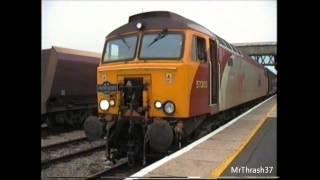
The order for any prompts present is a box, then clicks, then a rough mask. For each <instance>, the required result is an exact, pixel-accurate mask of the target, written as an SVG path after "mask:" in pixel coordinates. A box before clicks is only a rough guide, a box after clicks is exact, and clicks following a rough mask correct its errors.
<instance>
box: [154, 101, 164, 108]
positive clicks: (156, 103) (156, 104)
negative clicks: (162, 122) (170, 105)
mask: <svg viewBox="0 0 320 180" xmlns="http://www.w3.org/2000/svg"><path fill="white" fill-rule="evenodd" d="M154 107H155V108H157V109H160V108H161V107H162V103H161V102H160V101H155V102H154Z"/></svg>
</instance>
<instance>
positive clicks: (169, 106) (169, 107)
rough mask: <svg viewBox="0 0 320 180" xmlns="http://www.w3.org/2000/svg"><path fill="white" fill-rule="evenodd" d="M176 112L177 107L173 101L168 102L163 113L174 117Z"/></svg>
mask: <svg viewBox="0 0 320 180" xmlns="http://www.w3.org/2000/svg"><path fill="white" fill-rule="evenodd" d="M175 110H176V106H175V105H174V103H173V102H171V101H167V102H166V103H165V104H164V106H163V111H164V112H165V113H166V114H168V115H172V114H173V113H174V112H175Z"/></svg>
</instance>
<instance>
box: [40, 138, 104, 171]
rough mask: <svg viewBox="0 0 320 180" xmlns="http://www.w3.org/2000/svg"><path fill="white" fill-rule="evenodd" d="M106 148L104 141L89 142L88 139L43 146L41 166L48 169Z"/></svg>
mask: <svg viewBox="0 0 320 180" xmlns="http://www.w3.org/2000/svg"><path fill="white" fill-rule="evenodd" d="M104 147H105V142H104V141H103V140H101V141H96V142H89V141H88V140H87V138H86V137H81V138H77V139H73V140H69V141H64V142H59V143H55V144H50V145H47V146H43V147H41V153H42V156H41V158H42V159H41V166H42V167H43V168H46V167H48V166H50V165H52V164H55V163H58V162H62V161H67V160H70V159H73V158H77V157H79V156H83V155H86V154H90V153H94V152H95V151H98V150H102V149H104Z"/></svg>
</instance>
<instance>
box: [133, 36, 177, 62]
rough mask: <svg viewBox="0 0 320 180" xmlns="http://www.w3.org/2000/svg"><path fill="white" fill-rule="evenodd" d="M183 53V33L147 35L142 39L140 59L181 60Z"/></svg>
mask: <svg viewBox="0 0 320 180" xmlns="http://www.w3.org/2000/svg"><path fill="white" fill-rule="evenodd" d="M182 51H183V34H182V33H173V32H171V33H170V32H169V33H168V32H167V31H163V32H160V33H147V34H144V35H143V37H142V43H141V49H140V54H139V59H180V58H181V57H182Z"/></svg>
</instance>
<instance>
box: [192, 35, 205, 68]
mask: <svg viewBox="0 0 320 180" xmlns="http://www.w3.org/2000/svg"><path fill="white" fill-rule="evenodd" d="M192 44H193V48H192V51H193V53H192V56H193V60H194V61H197V62H200V63H205V62H206V61H207V53H206V40H205V39H204V38H201V37H197V36H195V37H194V38H193V43H192Z"/></svg>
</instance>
